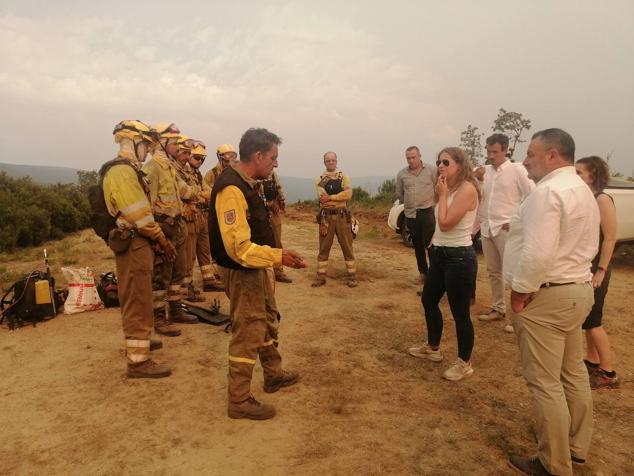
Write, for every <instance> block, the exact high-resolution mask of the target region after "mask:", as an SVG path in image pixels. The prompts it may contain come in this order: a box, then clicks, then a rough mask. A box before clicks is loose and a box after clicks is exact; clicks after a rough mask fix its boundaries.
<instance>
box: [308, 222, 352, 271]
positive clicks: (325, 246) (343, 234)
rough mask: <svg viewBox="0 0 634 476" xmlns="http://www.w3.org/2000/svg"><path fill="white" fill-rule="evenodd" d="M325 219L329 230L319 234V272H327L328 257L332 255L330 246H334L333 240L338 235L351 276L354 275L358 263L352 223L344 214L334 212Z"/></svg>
mask: <svg viewBox="0 0 634 476" xmlns="http://www.w3.org/2000/svg"><path fill="white" fill-rule="evenodd" d="M324 220H326V224H327V227H328V231H327V232H326V234H325V235H322V234H321V233H320V234H319V255H318V256H317V273H318V274H322V275H323V274H326V271H327V269H328V257H329V256H330V248H332V242H333V241H334V239H335V236H336V237H337V241H339V246H341V251H342V252H343V259H344V260H345V262H346V270H347V271H348V274H349V275H350V276H353V277H354V275H355V274H356V272H357V268H356V264H355V262H354V251H353V250H352V240H353V239H354V238H353V237H352V229H351V228H350V223H348V220H347V219H346V217H345V216H344V215H341V214H334V215H326V216H325V218H324Z"/></svg>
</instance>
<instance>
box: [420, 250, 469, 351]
mask: <svg viewBox="0 0 634 476" xmlns="http://www.w3.org/2000/svg"><path fill="white" fill-rule="evenodd" d="M429 254H430V261H431V264H430V269H429V274H428V275H427V280H426V281H425V287H424V288H423V296H422V298H421V301H422V303H423V308H424V310H425V321H426V323H427V342H428V344H429V345H430V346H432V347H436V346H439V345H440V339H441V337H442V329H443V321H442V313H441V312H440V307H439V306H438V303H439V302H440V299H441V298H442V296H443V294H445V293H447V300H448V301H449V308H450V309H451V314H452V316H453V319H454V321H455V323H456V336H457V338H458V357H460V358H461V359H462V360H464V361H465V362H468V361H469V359H470V358H471V351H472V350H473V340H474V335H473V324H472V323H471V315H470V309H469V306H470V301H471V292H472V290H473V283H474V281H475V276H476V274H477V273H478V260H477V258H476V254H475V251H474V250H473V248H472V247H471V246H459V247H455V248H448V247H444V246H432V247H431V250H430V253H429Z"/></svg>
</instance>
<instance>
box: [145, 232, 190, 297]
mask: <svg viewBox="0 0 634 476" xmlns="http://www.w3.org/2000/svg"><path fill="white" fill-rule="evenodd" d="M160 226H161V229H162V230H163V233H164V234H165V236H166V237H167V239H168V240H170V241H171V242H172V243H173V244H174V246H175V247H176V259H175V260H174V261H166V260H165V259H163V257H162V256H161V255H157V257H156V259H155V261H154V274H153V277H152V302H153V306H154V309H164V307H165V300H166V299H167V301H175V302H178V301H180V300H181V298H182V297H181V284H182V282H183V278H184V277H185V271H186V270H187V254H186V250H185V242H186V241H187V240H186V238H187V230H186V228H185V225H184V224H183V223H182V222H178V223H176V224H174V225H169V224H167V223H160Z"/></svg>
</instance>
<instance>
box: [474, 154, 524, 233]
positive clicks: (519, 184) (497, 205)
mask: <svg viewBox="0 0 634 476" xmlns="http://www.w3.org/2000/svg"><path fill="white" fill-rule="evenodd" d="M534 188H535V184H534V183H533V181H532V180H531V179H529V178H528V172H527V171H526V168H525V167H524V166H523V165H522V164H516V163H513V162H511V161H510V160H506V161H505V162H504V163H503V164H502V165H500V166H499V167H498V168H497V170H496V169H495V167H493V166H492V165H487V166H486V169H485V172H484V180H483V184H482V205H481V206H480V210H479V212H478V213H479V217H480V233H481V234H482V236H484V237H486V238H491V237H494V236H497V235H498V234H499V233H500V230H501V229H502V225H504V224H505V223H509V222H510V221H511V217H512V216H513V215H515V214H516V213H517V209H518V207H519V205H520V203H522V202H523V201H524V199H525V198H526V197H527V196H528V194H529V193H531V191H532V190H533V189H534Z"/></svg>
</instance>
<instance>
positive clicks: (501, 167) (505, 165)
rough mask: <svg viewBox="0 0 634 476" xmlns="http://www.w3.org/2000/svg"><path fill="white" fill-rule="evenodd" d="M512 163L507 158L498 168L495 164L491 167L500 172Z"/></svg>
mask: <svg viewBox="0 0 634 476" xmlns="http://www.w3.org/2000/svg"><path fill="white" fill-rule="evenodd" d="M511 164H512V162H511V161H510V160H509V159H506V160H505V161H504V162H502V163H501V164H500V166H499V167H498V168H497V169H496V168H495V167H494V166H493V165H492V166H491V168H492V169H493V170H494V171H495V172H500V171H502V170H504V169H505V168H507V167H508V166H510V165H511Z"/></svg>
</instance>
